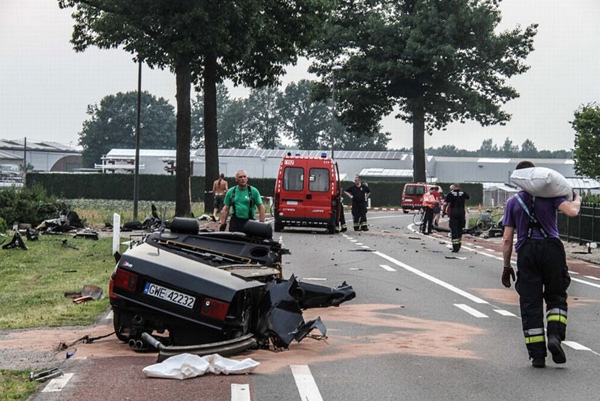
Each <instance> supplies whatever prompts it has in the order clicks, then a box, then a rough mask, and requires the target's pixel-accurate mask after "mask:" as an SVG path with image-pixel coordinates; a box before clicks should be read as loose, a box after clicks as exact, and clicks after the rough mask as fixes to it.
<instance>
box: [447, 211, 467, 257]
mask: <svg viewBox="0 0 600 401" xmlns="http://www.w3.org/2000/svg"><path fill="white" fill-rule="evenodd" d="M449 225H450V234H451V237H452V252H458V251H460V247H461V245H462V232H463V228H464V227H465V216H464V215H458V216H453V215H450V223H449Z"/></svg>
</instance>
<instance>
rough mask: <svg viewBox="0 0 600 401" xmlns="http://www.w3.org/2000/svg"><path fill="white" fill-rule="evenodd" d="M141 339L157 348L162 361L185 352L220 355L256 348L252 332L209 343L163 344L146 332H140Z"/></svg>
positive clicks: (159, 358)
mask: <svg viewBox="0 0 600 401" xmlns="http://www.w3.org/2000/svg"><path fill="white" fill-rule="evenodd" d="M142 339H143V340H144V342H146V344H148V345H150V346H151V347H153V348H156V349H157V350H158V361H157V362H162V361H164V360H165V359H167V358H169V357H172V356H175V355H179V354H183V353H187V354H194V355H198V356H204V355H210V354H219V355H221V356H232V355H236V354H239V353H241V352H244V351H246V350H247V349H249V348H256V347H257V346H258V345H257V344H258V343H257V341H256V338H255V337H254V335H253V334H246V335H245V336H241V337H237V338H233V339H231V340H226V341H219V342H214V343H209V344H198V345H179V346H176V345H170V346H167V345H164V344H163V343H161V342H160V341H158V340H157V339H156V338H154V337H152V335H150V334H148V333H142Z"/></svg>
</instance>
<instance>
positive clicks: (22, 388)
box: [0, 370, 38, 401]
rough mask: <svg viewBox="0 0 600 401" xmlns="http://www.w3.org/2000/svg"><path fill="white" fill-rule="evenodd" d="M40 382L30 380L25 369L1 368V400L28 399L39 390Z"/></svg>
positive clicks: (17, 400) (18, 400) (19, 400)
mask: <svg viewBox="0 0 600 401" xmlns="http://www.w3.org/2000/svg"><path fill="white" fill-rule="evenodd" d="M37 386H38V383H37V382H35V381H33V382H32V381H29V372H28V371H25V370H0V400H2V401H8V400H11V401H21V400H26V399H27V398H29V396H30V395H31V394H33V393H35V391H36V390H37Z"/></svg>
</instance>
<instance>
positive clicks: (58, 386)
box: [42, 373, 73, 393]
mask: <svg viewBox="0 0 600 401" xmlns="http://www.w3.org/2000/svg"><path fill="white" fill-rule="evenodd" d="M71 377H73V373H65V374H64V375H62V376H61V377H57V378H56V379H52V380H50V381H49V382H48V384H47V385H46V387H44V389H43V390H42V393H54V392H57V391H60V390H62V389H63V388H64V387H65V386H66V385H67V383H68V382H69V380H71Z"/></svg>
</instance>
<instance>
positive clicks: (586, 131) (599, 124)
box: [571, 103, 600, 179]
mask: <svg viewBox="0 0 600 401" xmlns="http://www.w3.org/2000/svg"><path fill="white" fill-rule="evenodd" d="M571 126H572V127H573V129H574V130H575V149H574V150H573V153H574V158H575V172H576V173H577V174H579V175H583V176H587V177H590V178H594V179H598V178H600V163H598V161H599V160H600V106H599V105H598V104H596V103H590V104H587V105H584V106H581V107H579V109H577V110H576V111H575V118H574V119H573V121H571Z"/></svg>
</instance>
